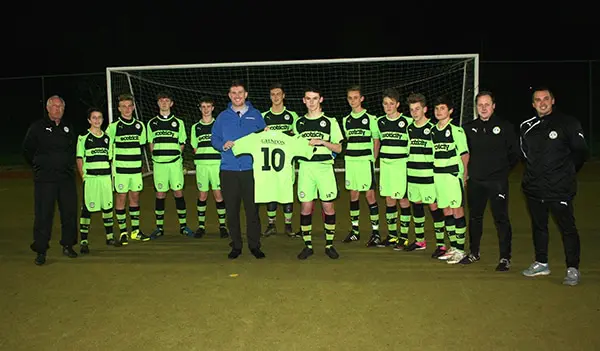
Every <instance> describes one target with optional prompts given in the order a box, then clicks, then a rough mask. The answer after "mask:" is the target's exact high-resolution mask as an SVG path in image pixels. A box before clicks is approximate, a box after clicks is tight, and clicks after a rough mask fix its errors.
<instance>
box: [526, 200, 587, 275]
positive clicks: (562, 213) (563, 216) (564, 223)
mask: <svg viewBox="0 0 600 351" xmlns="http://www.w3.org/2000/svg"><path fill="white" fill-rule="evenodd" d="M527 207H528V210H529V215H530V216H531V229H532V231H533V247H534V250H535V260H536V261H538V262H541V263H548V218H549V213H552V216H553V217H554V220H555V221H556V225H557V226H558V229H559V231H560V234H561V237H562V242H563V248H564V251H565V259H566V260H565V261H566V264H567V267H574V268H577V269H579V255H580V251H581V247H580V242H579V232H578V231H577V227H576V225H575V216H574V215H573V203H572V202H571V201H541V200H535V199H531V198H527Z"/></svg>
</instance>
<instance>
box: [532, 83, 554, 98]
mask: <svg viewBox="0 0 600 351" xmlns="http://www.w3.org/2000/svg"><path fill="white" fill-rule="evenodd" d="M538 91H547V92H548V94H550V97H551V98H553V99H554V93H553V92H552V90H551V89H550V88H549V87H548V86H546V85H539V86H537V87H535V88H533V89H532V90H531V102H533V96H534V95H535V93H537V92H538Z"/></svg>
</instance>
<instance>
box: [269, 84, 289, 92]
mask: <svg viewBox="0 0 600 351" xmlns="http://www.w3.org/2000/svg"><path fill="white" fill-rule="evenodd" d="M273 89H281V91H283V92H284V93H285V90H283V84H281V83H279V82H275V83H273V84H271V85H270V86H269V91H271V90H273Z"/></svg>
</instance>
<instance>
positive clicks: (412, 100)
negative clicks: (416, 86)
mask: <svg viewBox="0 0 600 351" xmlns="http://www.w3.org/2000/svg"><path fill="white" fill-rule="evenodd" d="M406 103H407V104H408V105H410V104H416V103H419V104H421V106H422V107H425V106H427V99H426V98H425V95H423V94H421V93H410V94H409V95H408V98H406Z"/></svg>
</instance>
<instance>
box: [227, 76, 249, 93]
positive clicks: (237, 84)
mask: <svg viewBox="0 0 600 351" xmlns="http://www.w3.org/2000/svg"><path fill="white" fill-rule="evenodd" d="M233 87H242V88H244V90H246V91H247V89H246V84H245V83H244V81H243V80H241V79H234V80H232V81H231V85H230V86H229V88H230V89H231V88H233Z"/></svg>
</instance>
